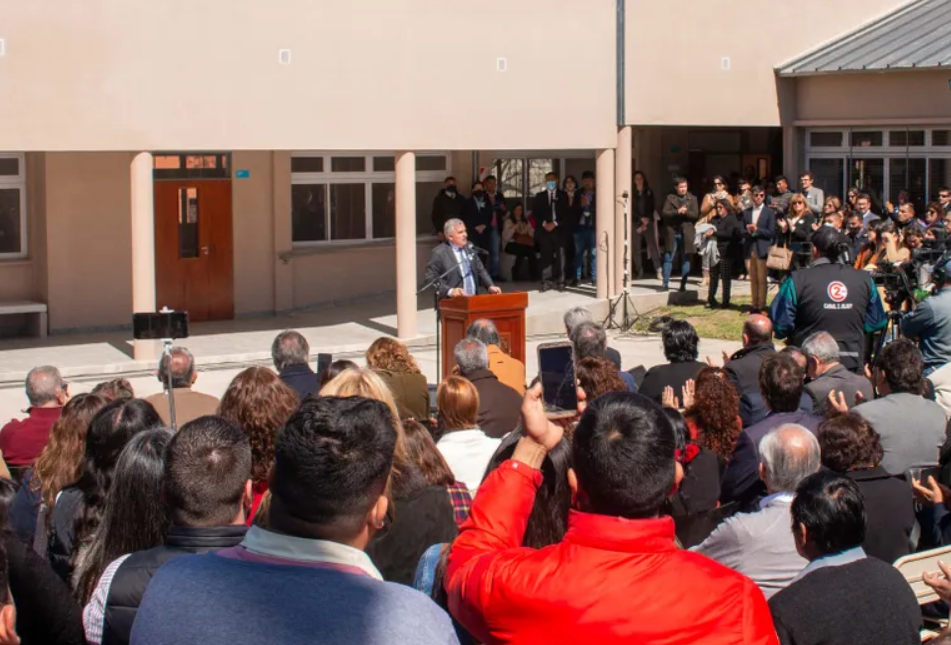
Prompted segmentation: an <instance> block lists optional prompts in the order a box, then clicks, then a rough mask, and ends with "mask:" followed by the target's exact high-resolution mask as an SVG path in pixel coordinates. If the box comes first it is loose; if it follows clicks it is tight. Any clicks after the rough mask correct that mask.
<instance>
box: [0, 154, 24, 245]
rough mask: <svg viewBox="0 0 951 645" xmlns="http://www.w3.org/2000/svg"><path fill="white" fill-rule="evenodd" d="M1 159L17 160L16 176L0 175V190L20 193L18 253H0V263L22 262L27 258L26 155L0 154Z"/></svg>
mask: <svg viewBox="0 0 951 645" xmlns="http://www.w3.org/2000/svg"><path fill="white" fill-rule="evenodd" d="M0 158H2V159H16V160H17V169H18V171H19V172H18V174H17V175H0V188H3V189H8V190H9V189H11V188H15V189H17V190H18V191H19V192H20V251H19V252H18V253H0V262H3V261H5V260H22V259H25V258H27V257H29V255H30V252H29V247H28V246H27V242H28V236H27V217H26V213H27V203H26V155H25V154H24V153H22V152H0Z"/></svg>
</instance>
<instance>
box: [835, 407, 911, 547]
mask: <svg viewBox="0 0 951 645" xmlns="http://www.w3.org/2000/svg"><path fill="white" fill-rule="evenodd" d="M819 449H820V450H821V451H822V465H823V466H824V467H826V468H828V469H829V470H832V471H835V472H837V473H841V474H843V475H845V476H846V477H848V478H849V479H851V480H852V481H854V482H855V483H856V485H857V486H858V487H859V491H860V492H861V493H862V498H863V499H864V500H865V523H866V529H865V542H863V543H862V548H863V549H864V550H865V553H867V554H868V555H870V556H872V557H875V558H878V559H880V560H884V561H885V562H889V563H891V562H894V561H895V560H897V559H898V558H900V557H901V556H903V555H908V553H910V552H911V551H910V549H911V540H910V537H911V533H912V530H913V529H914V527H915V509H914V504H913V502H914V499H913V498H912V497H911V496H910V495H909V494H908V483H907V482H905V481H902V480H901V479H899V478H896V477H892V476H891V475H890V474H889V473H888V472H887V471H886V470H885V469H884V468H882V466H881V462H882V457H883V456H884V455H885V452H884V451H883V449H882V443H881V438H880V437H879V434H878V432H876V431H875V428H873V427H872V426H871V425H869V423H868V421H866V420H865V419H863V418H862V417H861V416H859V415H858V414H855V413H854V412H849V413H847V414H839V415H836V416H832V417H830V418H828V419H826V420H825V421H823V422H822V423H821V424H819Z"/></svg>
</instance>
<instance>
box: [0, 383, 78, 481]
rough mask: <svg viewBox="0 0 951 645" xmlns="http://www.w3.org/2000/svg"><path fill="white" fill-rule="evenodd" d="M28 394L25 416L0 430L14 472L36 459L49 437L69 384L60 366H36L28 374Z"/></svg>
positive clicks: (1, 447) (5, 456)
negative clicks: (60, 370)
mask: <svg viewBox="0 0 951 645" xmlns="http://www.w3.org/2000/svg"><path fill="white" fill-rule="evenodd" d="M24 385H25V387H26V398H27V400H29V402H30V407H29V408H28V409H27V414H28V415H29V416H28V417H27V418H26V419H23V420H22V421H21V420H18V419H14V420H12V421H10V422H9V423H7V424H6V425H5V426H3V429H2V430H0V452H2V454H3V459H4V460H5V461H6V462H7V465H8V466H11V468H12V471H11V472H12V473H13V474H14V476H16V477H18V478H19V476H22V470H23V469H25V468H26V467H27V466H29V465H30V464H32V463H33V460H34V459H36V458H37V456H39V454H40V453H41V452H43V448H45V447H46V444H47V443H48V442H49V439H50V429H51V428H52V427H53V424H54V423H56V420H57V419H59V415H60V412H62V410H63V406H64V405H66V401H68V400H69V393H68V385H67V383H66V381H64V380H63V377H62V375H61V374H60V373H59V370H58V369H56V368H55V367H52V366H50V365H44V366H43V367H34V368H33V369H31V370H30V372H29V374H27V375H26V382H25V383H24Z"/></svg>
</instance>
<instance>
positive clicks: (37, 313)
mask: <svg viewBox="0 0 951 645" xmlns="http://www.w3.org/2000/svg"><path fill="white" fill-rule="evenodd" d="M23 314H27V315H30V316H32V317H33V323H32V332H33V335H34V336H39V337H40V338H46V334H47V330H48V320H49V319H48V314H47V307H46V304H44V303H42V302H33V301H31V300H14V301H10V302H2V301H0V316H16V315H23Z"/></svg>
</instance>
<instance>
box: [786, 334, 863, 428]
mask: <svg viewBox="0 0 951 645" xmlns="http://www.w3.org/2000/svg"><path fill="white" fill-rule="evenodd" d="M802 351H803V352H804V353H805V355H806V359H807V360H808V365H809V367H808V374H809V378H810V381H809V382H808V383H807V384H806V392H807V393H808V394H809V396H810V397H812V403H813V412H814V413H815V414H818V415H825V413H826V412H827V411H828V407H829V392H832V391H833V390H835V391H837V392H842V393H843V394H844V395H845V401H846V404H847V405H848V406H849V407H850V408H851V407H852V406H853V405H854V402H855V400H856V397H857V396H860V397H861V400H863V401H871V400H872V399H874V398H875V392H874V390H873V389H872V383H871V381H869V380H868V379H867V378H865V377H864V376H862V375H860V374H856V373H854V372H850V371H849V370H847V369H845V366H844V365H842V363H840V362H839V343H837V342H836V340H835V338H833V337H832V334H830V333H829V332H827V331H817V332H816V333H814V334H812V335H811V336H809V337H808V338H807V339H806V340H804V341H803V343H802Z"/></svg>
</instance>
